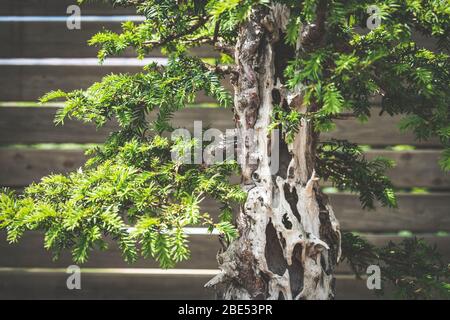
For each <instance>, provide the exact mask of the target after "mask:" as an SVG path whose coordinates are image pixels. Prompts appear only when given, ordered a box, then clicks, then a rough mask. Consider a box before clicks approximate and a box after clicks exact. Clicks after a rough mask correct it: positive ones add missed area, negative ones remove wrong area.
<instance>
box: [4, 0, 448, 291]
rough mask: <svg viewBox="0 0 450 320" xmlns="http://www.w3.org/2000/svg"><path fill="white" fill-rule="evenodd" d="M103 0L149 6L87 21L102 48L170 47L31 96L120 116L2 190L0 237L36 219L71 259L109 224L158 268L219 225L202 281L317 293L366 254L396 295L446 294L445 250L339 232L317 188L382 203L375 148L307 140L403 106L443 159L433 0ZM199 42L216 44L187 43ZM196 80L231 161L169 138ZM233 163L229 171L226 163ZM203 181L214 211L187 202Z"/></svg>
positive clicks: (108, 233)
mask: <svg viewBox="0 0 450 320" xmlns="http://www.w3.org/2000/svg"><path fill="white" fill-rule="evenodd" d="M111 2H112V4H113V5H116V6H134V7H136V9H137V12H138V13H139V14H142V15H144V16H145V17H146V20H145V21H144V22H142V23H139V24H134V23H131V22H126V23H123V25H122V29H123V30H122V32H121V33H114V32H110V31H102V32H100V33H98V34H96V35H94V36H93V38H92V39H91V40H90V44H91V45H94V46H98V47H99V51H98V56H99V59H100V61H103V60H104V59H105V58H107V57H108V56H111V55H117V54H120V53H122V52H123V51H124V50H125V49H128V48H133V49H134V50H135V52H136V53H137V55H138V57H139V58H142V57H144V56H146V55H147V54H149V53H150V52H151V51H153V50H161V52H163V53H164V54H165V55H166V56H167V57H168V62H167V64H165V65H160V64H156V63H154V64H150V65H148V66H146V67H145V68H144V69H143V70H142V72H140V73H138V74H113V75H108V76H106V77H104V78H103V79H102V80H101V81H100V82H98V83H95V84H93V85H92V86H91V87H90V88H88V89H87V90H76V91H72V92H62V91H54V92H50V93H48V94H47V95H46V96H44V97H43V98H42V99H41V101H42V102H47V101H49V100H53V99H64V101H65V104H64V107H63V108H62V109H61V110H60V111H59V112H58V114H57V117H56V122H57V123H61V124H62V123H63V122H64V119H66V118H75V119H79V120H81V121H85V122H93V123H95V124H96V125H97V126H98V127H100V126H102V125H103V124H105V123H106V122H107V121H109V120H115V121H117V123H118V124H119V130H118V131H117V132H114V133H111V135H110V136H109V137H108V138H107V140H106V141H105V143H104V145H102V146H101V147H97V148H94V149H92V150H90V151H89V154H90V155H91V158H90V159H89V160H88V162H87V163H86V165H85V166H84V167H83V168H82V169H80V170H78V171H77V172H73V173H71V174H68V175H59V174H57V175H51V176H48V177H45V178H43V179H42V181H41V182H39V183H36V184H32V185H31V186H29V187H28V188H26V189H25V191H24V193H23V194H21V195H15V194H14V193H13V192H12V191H9V190H4V192H3V193H2V194H1V196H0V227H1V228H3V229H6V230H7V232H8V241H10V242H15V241H18V240H19V238H20V237H21V236H22V235H23V233H24V232H25V231H27V230H42V231H43V232H44V233H45V240H44V245H45V248H47V249H49V250H51V251H52V252H54V254H55V257H58V254H59V253H60V252H61V251H62V250H64V249H71V250H72V253H73V259H74V261H75V262H77V263H83V262H85V261H86V259H87V258H88V254H89V253H90V252H91V250H93V249H96V248H99V249H106V241H105V238H106V237H110V238H113V239H114V240H116V241H117V243H118V245H119V246H120V248H121V250H122V251H123V257H124V259H125V260H127V261H129V262H133V261H134V260H135V259H136V258H137V257H138V256H139V255H143V256H144V257H152V258H154V259H156V260H158V261H159V262H160V264H161V266H162V267H164V268H168V267H172V266H174V265H175V264H176V263H177V262H179V261H181V260H183V259H188V258H189V247H188V238H187V236H186V234H185V232H184V229H183V228H184V227H186V226H189V225H204V226H207V227H209V228H210V230H213V229H215V230H217V231H218V232H219V233H220V237H219V238H220V241H221V244H222V248H221V249H220V252H219V254H218V263H219V268H220V270H221V272H220V273H219V274H218V275H217V276H216V277H214V278H213V279H211V281H209V282H208V284H207V286H209V287H215V288H216V289H217V292H218V296H219V297H220V298H224V299H331V298H333V297H334V295H335V286H334V282H335V281H334V277H333V274H334V270H335V267H336V264H337V263H338V262H339V261H343V260H346V261H347V262H348V263H349V264H350V265H351V266H352V267H353V269H354V271H355V272H356V273H358V274H359V273H361V272H363V273H364V272H365V271H366V268H367V266H369V265H371V264H376V265H378V266H379V267H380V268H381V276H382V277H383V279H384V280H387V281H391V282H392V283H393V284H394V286H395V287H396V288H397V289H398V290H399V292H400V293H401V294H402V296H403V297H406V298H424V297H429V296H438V295H440V294H444V295H446V294H448V292H449V285H448V283H446V281H448V279H449V270H448V266H446V265H445V264H444V263H443V262H442V260H441V258H440V256H439V255H438V254H437V253H436V251H435V249H434V248H433V247H428V246H427V245H426V244H424V243H423V242H422V241H421V240H417V239H410V240H407V241H404V242H403V243H400V244H393V243H391V244H389V245H388V246H387V247H385V248H376V247H374V246H372V245H370V244H368V243H367V242H365V241H364V240H363V239H362V238H360V237H358V236H357V235H354V234H352V233H342V232H341V230H340V228H339V222H338V220H337V219H336V216H335V213H334V212H333V208H332V204H331V203H330V201H329V200H328V198H327V196H326V195H325V194H324V193H323V192H322V191H321V189H320V187H319V179H324V180H328V181H330V182H331V183H332V184H333V185H334V186H336V187H338V188H340V189H346V190H351V191H353V192H356V193H358V194H359V198H360V200H361V203H362V206H363V207H365V208H371V207H373V206H374V202H376V201H378V202H380V203H381V204H382V205H385V206H391V207H395V206H396V200H395V195H394V190H393V186H392V184H391V183H390V181H389V179H388V178H387V177H386V176H385V174H384V171H385V169H387V168H389V167H390V166H391V162H390V161H389V160H386V159H375V160H373V161H368V160H366V159H365V158H364V156H363V153H362V151H361V149H360V148H359V147H358V146H357V145H355V144H352V143H351V142H348V141H339V140H331V141H325V140H323V139H321V138H320V132H323V131H329V130H332V129H333V122H334V121H335V120H336V119H346V118H358V119H360V120H365V119H367V118H368V117H370V116H371V114H372V113H376V114H379V113H386V114H389V115H391V116H392V115H397V114H401V115H404V119H403V121H402V123H401V127H402V128H403V129H405V130H412V131H414V133H415V134H416V135H417V138H419V139H428V138H430V137H432V136H434V137H438V138H439V139H440V141H441V142H442V144H443V145H444V147H445V148H446V149H444V151H443V154H442V159H441V165H442V168H443V169H444V170H449V169H450V148H449V146H450V126H449V119H450V113H449V97H450V96H449V93H450V88H449V83H450V82H449V79H450V77H449V72H450V63H449V56H448V54H446V52H448V51H447V50H448V45H449V35H450V29H449V22H450V11H449V7H448V3H446V1H439V0H427V1H416V0H385V1H375V0H370V1H365V0H358V1H356V0H354V1H352V0H348V1H340V0H305V1H299V0H295V1H293V0H292V1H291V0H280V1H269V0H220V1H219V0H198V1H191V0H178V1H174V0H113V1H111ZM414 33H421V34H423V35H425V36H428V37H432V38H434V39H436V41H437V49H436V50H433V51H430V50H428V49H425V48H422V47H420V46H419V45H418V44H417V43H415V42H414V40H413V34H414ZM205 45H206V46H209V47H210V48H212V49H214V50H217V51H218V52H219V53H220V58H218V59H216V60H214V61H211V59H203V60H202V59H200V58H197V57H195V56H193V55H192V54H190V52H191V49H192V48H195V47H197V46H205ZM227 81H228V82H230V83H231V85H232V87H233V93H231V92H229V91H228V90H226V89H225V87H224V86H223V85H224V83H226V82H227ZM198 94H206V95H208V96H211V97H213V98H215V99H216V101H217V102H218V104H220V106H222V107H228V108H232V109H233V112H234V120H235V124H236V127H235V129H236V136H237V137H238V139H237V140H238V141H237V143H236V142H233V141H232V142H231V146H232V147H233V148H234V146H235V145H237V146H238V147H237V148H236V150H235V151H234V150H232V152H231V153H234V152H235V153H236V154H237V156H238V159H240V160H239V161H237V160H232V159H231V157H226V158H225V160H222V161H213V162H212V163H207V162H205V161H204V160H203V161H198V159H197V160H195V159H194V161H191V160H192V155H193V153H196V152H197V151H198V150H200V151H202V150H203V149H202V148H203V147H202V146H201V144H200V143H199V141H198V139H183V137H181V136H179V137H178V138H176V139H170V138H169V137H168V135H167V133H170V132H173V131H174V129H175V128H173V126H172V125H171V118H172V115H173V113H174V112H175V111H177V110H180V109H182V108H185V107H186V106H187V105H189V104H192V103H194V102H195V99H196V96H197V95H198ZM232 96H234V98H232ZM374 99H380V101H381V108H380V107H374V106H373V101H374ZM210 112H214V111H210ZM150 113H152V116H151V117H149V114H150ZM380 129H381V128H380ZM276 132H278V133H279V138H278V139H277V138H276V137H275V135H274V134H275V133H276ZM217 142H218V141H215V142H214V143H215V145H214V148H211V149H212V151H211V150H210V151H211V152H210V153H211V154H212V155H214V156H219V155H220V154H221V152H223V149H224V148H223V147H222V148H220V147H218V145H221V144H222V145H227V146H228V147H229V145H230V143H228V144H227V143H226V142H224V141H222V142H223V143H222V142H221V141H219V143H217ZM228 142H229V141H228ZM191 151H192V152H191ZM174 154H176V155H178V156H174ZM218 158H220V157H218ZM275 162H277V163H275ZM275 164H276V165H275ZM274 167H275V169H274ZM236 173H237V174H240V176H241V182H240V184H237V185H236V184H232V183H230V182H229V181H230V180H229V179H228V178H229V176H230V175H232V174H236ZM206 196H208V197H212V198H214V199H216V200H217V202H218V203H219V205H220V207H221V215H220V217H219V220H217V221H215V220H214V219H213V218H211V217H210V216H209V215H208V214H207V213H204V212H202V211H201V209H200V203H201V201H202V199H203V198H204V197H206ZM236 204H238V207H239V210H238V212H237V213H236V216H234V215H233V208H235V205H236Z"/></svg>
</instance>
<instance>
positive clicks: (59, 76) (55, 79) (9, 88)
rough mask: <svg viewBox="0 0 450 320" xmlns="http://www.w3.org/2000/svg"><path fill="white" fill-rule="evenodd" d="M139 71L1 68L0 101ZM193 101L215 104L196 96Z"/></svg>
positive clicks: (33, 98)
mask: <svg viewBox="0 0 450 320" xmlns="http://www.w3.org/2000/svg"><path fill="white" fill-rule="evenodd" d="M140 71H142V67H141V66H123V65H122V66H121V65H115V66H107V65H103V66H99V65H86V66H80V65H62V66H52V65H35V66H26V65H0V83H2V85H1V86H0V101H37V100H38V99H39V98H40V97H42V96H43V95H44V94H45V93H47V92H49V91H52V90H57V89H61V90H63V91H71V90H76V89H86V88H88V87H89V86H90V85H92V84H93V83H94V82H97V81H100V80H101V78H102V77H104V76H106V75H108V74H111V73H115V74H117V73H130V74H133V73H137V72H140ZM196 102H197V103H205V102H215V101H214V99H212V98H210V97H207V96H205V95H203V94H201V93H199V95H198V97H197V100H196Z"/></svg>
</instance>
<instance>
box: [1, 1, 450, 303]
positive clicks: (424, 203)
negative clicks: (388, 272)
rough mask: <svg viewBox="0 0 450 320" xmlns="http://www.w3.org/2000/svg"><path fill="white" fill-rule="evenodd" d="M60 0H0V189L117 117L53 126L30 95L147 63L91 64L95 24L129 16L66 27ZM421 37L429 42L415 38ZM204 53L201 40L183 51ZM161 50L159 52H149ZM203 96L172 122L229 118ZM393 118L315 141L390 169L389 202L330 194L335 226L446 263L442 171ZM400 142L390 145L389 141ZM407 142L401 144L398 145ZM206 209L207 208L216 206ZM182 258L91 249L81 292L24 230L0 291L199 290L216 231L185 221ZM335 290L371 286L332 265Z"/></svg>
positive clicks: (448, 202) (77, 146)
mask: <svg viewBox="0 0 450 320" xmlns="http://www.w3.org/2000/svg"><path fill="white" fill-rule="evenodd" d="M74 3H75V1H74V0H72V1H68V0H23V1H17V0H2V1H1V2H0V40H1V43H2V46H1V47H0V186H7V187H11V188H14V189H18V190H20V189H23V187H25V186H26V185H28V184H30V183H31V182H33V181H39V179H40V178H41V177H42V176H44V175H47V174H49V173H52V172H54V173H59V172H68V171H72V170H76V169H77V168H78V167H80V166H81V165H82V164H83V162H84V161H85V156H84V153H83V148H84V145H85V144H89V143H101V142H102V141H104V138H105V137H106V136H107V135H108V134H109V132H111V131H112V130H114V128H115V127H116V125H115V124H114V123H109V124H108V125H106V126H105V127H104V128H102V129H99V130H96V129H95V128H94V127H93V126H89V125H84V124H81V123H78V122H74V121H69V122H67V123H66V125H65V126H63V127H55V126H54V124H53V117H54V114H55V112H56V111H57V108H58V106H57V105H52V106H44V107H42V106H40V107H37V106H35V102H36V100H37V98H39V97H40V96H42V95H43V94H44V93H46V92H47V91H49V90H52V89H63V90H70V89H79V88H86V87H87V86H89V85H90V84H91V83H93V82H94V81H98V80H100V79H101V77H102V76H104V75H106V74H109V73H112V72H114V73H117V72H138V71H139V70H141V68H142V65H143V64H144V63H145V62H146V61H143V62H137V61H136V59H134V58H133V54H132V52H127V53H126V54H124V55H123V56H122V57H121V58H119V59H109V60H107V63H106V64H105V65H103V66H99V65H98V64H97V61H96V58H95V56H96V49H95V48H92V47H88V46H87V44H86V41H87V40H88V39H89V38H90V37H91V36H92V35H93V34H94V33H95V32H97V31H99V30H101V29H102V28H103V27H104V28H105V29H109V30H113V31H118V30H120V23H121V22H120V21H118V20H121V19H122V20H125V19H126V18H127V17H126V16H132V18H133V19H137V20H139V19H138V17H135V13H134V12H133V11H132V10H131V9H111V8H109V7H108V6H106V5H98V4H96V5H93V4H89V5H87V6H85V7H82V11H81V12H82V15H83V17H84V18H86V17H87V18H88V20H89V21H82V22H81V30H68V29H67V27H66V21H65V20H64V19H65V18H66V17H67V14H66V9H67V7H68V6H69V5H71V4H74ZM420 41H421V43H422V44H423V45H424V46H430V45H432V44H430V43H431V42H430V41H429V40H427V39H421V40H420ZM193 53H194V54H196V55H199V56H202V57H211V56H212V55H213V53H212V52H211V50H209V49H208V48H199V49H197V50H193ZM156 57H161V55H160V54H159V53H158V52H155V53H154V54H152V57H148V58H156ZM211 102H213V101H211V99H209V98H207V97H204V96H200V97H199V99H198V104H202V106H201V107H200V106H193V107H192V108H191V109H187V110H184V111H182V112H179V113H178V114H176V116H175V123H176V124H177V125H179V126H183V127H192V125H193V121H194V120H203V122H204V125H210V126H211V127H215V128H218V129H221V130H224V129H226V128H232V127H233V121H232V115H231V111H230V110H223V109H218V108H214V109H212V108H208V107H205V104H208V103H211ZM397 122H398V118H397V117H394V118H391V117H388V116H377V115H374V116H373V118H371V120H370V121H369V123H367V124H359V123H357V122H355V121H341V122H339V123H338V124H337V128H336V130H335V131H333V132H331V133H328V134H326V135H324V138H330V137H333V138H338V139H348V140H350V141H352V142H357V143H360V144H364V145H368V146H370V148H368V151H367V156H368V157H370V158H372V157H375V156H386V157H389V158H392V159H394V160H395V161H396V162H397V166H396V167H395V168H394V169H393V170H391V172H390V176H391V178H392V180H393V182H394V184H395V186H396V187H397V188H398V189H399V190H400V192H399V195H398V200H399V208H398V209H395V210H394V209H386V208H378V209H377V210H376V211H363V210H362V209H361V208H360V204H359V201H358V199H357V196H355V195H352V194H348V193H343V192H331V191H333V190H329V191H330V192H331V193H330V196H331V198H332V203H333V205H334V208H335V212H336V214H337V216H338V218H339V220H340V222H341V227H342V229H344V230H348V231H357V232H359V233H361V234H362V235H363V236H364V237H366V238H367V239H369V240H370V241H371V242H373V243H375V244H377V245H382V244H385V243H387V242H388V241H401V240H402V239H403V238H404V237H406V236H411V235H417V236H418V237H420V238H424V239H426V241H428V242H429V243H436V244H437V246H438V248H439V250H440V251H441V252H442V253H443V255H444V257H445V259H446V260H447V261H448V260H449V257H450V243H449V239H450V238H449V236H448V234H447V232H448V231H450V212H449V211H450V210H449V208H450V192H449V191H450V190H449V189H450V176H449V175H448V174H444V173H443V172H442V171H441V170H440V168H439V166H438V164H437V162H438V157H439V152H440V150H439V148H440V147H439V144H438V143H437V142H436V141H434V140H432V141H426V142H423V141H422V142H420V141H415V140H414V137H413V135H411V134H405V133H400V132H399V130H398V129H397V127H396V125H397ZM399 145H400V146H399ZM404 145H407V146H404ZM204 208H205V210H207V211H208V212H210V213H212V214H215V212H216V211H217V210H216V207H215V204H214V203H211V202H206V203H205V204H204ZM191 232H192V235H191V237H190V239H191V248H192V259H191V260H189V261H187V262H183V263H180V264H179V265H178V266H177V268H175V269H172V270H160V269H158V265H157V264H156V263H155V262H154V261H149V260H146V261H144V260H140V261H138V262H137V263H136V264H135V265H127V264H126V263H124V262H123V261H122V260H121V257H120V253H119V250H118V249H117V247H116V246H114V244H112V245H111V249H110V250H109V251H106V252H95V253H93V254H92V255H91V259H90V260H89V262H88V263H87V264H86V265H85V266H81V267H82V290H72V291H70V290H68V289H67V288H66V279H67V277H68V275H67V274H66V273H65V268H67V267H68V266H69V265H71V264H72V263H71V259H70V253H67V254H64V255H63V256H62V257H61V259H60V260H58V261H56V262H52V260H51V256H50V254H49V253H48V252H46V251H45V250H44V249H43V239H42V238H43V237H42V235H41V234H39V233H28V234H27V235H26V236H25V238H24V239H23V240H22V241H21V242H20V243H19V244H16V245H8V244H7V243H6V241H5V234H4V233H0V298H2V299H45V298H57V299H58V298H59V299H80V298H83V299H102V298H111V299H128V298H134V299H170V298H172V299H205V298H213V297H214V295H213V292H211V291H206V290H205V289H203V284H204V283H206V282H207V281H208V280H209V279H210V278H211V277H212V276H213V275H214V274H215V273H216V272H217V270H216V268H217V264H216V262H215V254H216V252H217V250H218V248H219V245H218V242H217V239H216V238H215V237H216V236H214V235H207V234H205V230H204V229H200V228H194V229H192V230H191ZM337 292H338V294H337V297H338V298H339V299H372V298H375V295H374V294H373V292H371V291H370V290H368V289H367V288H366V286H365V281H364V280H357V279H355V278H354V276H353V275H351V273H350V270H349V268H348V266H345V265H342V266H340V268H339V272H338V276H337Z"/></svg>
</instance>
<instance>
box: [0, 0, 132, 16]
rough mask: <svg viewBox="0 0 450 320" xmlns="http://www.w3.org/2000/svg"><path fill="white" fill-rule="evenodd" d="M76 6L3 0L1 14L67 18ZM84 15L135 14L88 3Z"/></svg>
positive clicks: (55, 0) (66, 0) (60, 0)
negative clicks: (69, 7) (68, 11)
mask: <svg viewBox="0 0 450 320" xmlns="http://www.w3.org/2000/svg"><path fill="white" fill-rule="evenodd" d="M73 4H76V1H75V0H20V1H17V0H2V1H1V2H0V12H1V14H2V16H22V15H27V16H32V15H34V16H65V15H67V7H68V6H70V5H73ZM80 7H81V14H83V15H116V14H119V15H129V14H135V13H136V10H135V9H133V8H123V7H118V8H114V7H113V6H112V5H110V4H107V3H102V2H101V1H96V2H94V1H86V3H85V4H83V5H81V6H80Z"/></svg>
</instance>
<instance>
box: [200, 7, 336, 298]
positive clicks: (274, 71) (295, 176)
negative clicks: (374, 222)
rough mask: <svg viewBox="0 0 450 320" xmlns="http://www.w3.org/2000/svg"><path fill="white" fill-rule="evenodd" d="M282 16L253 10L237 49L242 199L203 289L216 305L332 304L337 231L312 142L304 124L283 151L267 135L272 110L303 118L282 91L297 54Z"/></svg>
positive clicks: (293, 97) (297, 101)
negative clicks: (231, 233) (212, 291)
mask: <svg viewBox="0 0 450 320" xmlns="http://www.w3.org/2000/svg"><path fill="white" fill-rule="evenodd" d="M288 15H289V13H288V12H287V10H286V9H284V7H282V6H279V5H277V6H274V7H272V8H268V7H261V8H259V9H256V10H254V11H253V13H252V15H251V17H250V18H249V20H248V21H247V22H246V23H245V24H243V25H242V27H241V29H240V33H239V39H238V42H237V45H236V54H235V55H236V56H235V58H236V63H237V65H238V77H237V79H236V81H235V83H234V87H235V121H236V127H237V130H238V134H239V136H240V137H241V139H242V144H241V148H240V155H241V156H242V159H241V160H243V161H242V163H241V164H242V186H243V188H244V189H245V190H246V192H247V193H248V198H247V201H246V202H245V204H244V205H243V206H242V207H241V209H240V213H239V216H238V218H237V225H238V229H239V233H240V236H239V238H238V239H237V240H235V241H234V242H232V243H231V244H230V245H229V246H228V248H227V249H226V250H224V251H223V252H220V253H219V254H218V261H219V266H220V269H221V273H220V274H219V275H218V276H216V277H215V278H214V279H212V280H211V281H210V282H209V283H208V284H207V286H214V287H215V288H216V290H217V292H218V293H219V298H222V299H331V298H333V297H334V278H333V270H334V267H335V265H336V263H337V261H338V259H339V256H340V231H339V224H338V222H337V220H336V218H335V216H334V213H333V210H332V207H331V206H330V203H329V202H328V199H327V197H326V196H325V195H324V194H322V193H321V191H320V190H319V188H318V185H317V179H318V177H317V176H316V174H315V171H314V159H315V148H316V141H317V139H318V135H317V134H316V133H314V131H313V128H312V124H311V123H309V122H308V121H306V120H302V122H301V126H300V129H299V131H298V133H297V134H296V136H295V139H294V141H293V143H290V144H289V145H287V144H286V143H284V142H283V141H282V139H280V140H279V141H276V139H273V138H272V136H273V135H271V134H270V133H269V124H270V122H271V114H272V111H273V109H274V106H275V105H279V106H282V107H283V108H297V109H298V110H299V111H300V112H305V111H306V109H305V108H304V106H302V103H301V101H302V96H301V90H300V89H298V90H296V91H295V92H293V91H291V92H289V91H288V90H287V89H286V87H285V86H284V85H283V70H284V68H285V67H286V63H287V61H288V60H289V59H290V58H293V57H294V55H295V54H296V52H295V50H293V49H289V47H288V46H286V45H284V39H282V38H283V30H284V28H285V26H286V23H287V19H288ZM299 49H300V45H299V46H298V48H297V51H298V50H299ZM275 144H276V145H275ZM274 147H275V148H274ZM272 152H276V153H278V154H272ZM277 157H278V159H279V169H278V171H277V172H273V171H274V170H273V167H276V166H274V165H273V164H274V163H273V161H276V159H277ZM271 165H272V169H271Z"/></svg>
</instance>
